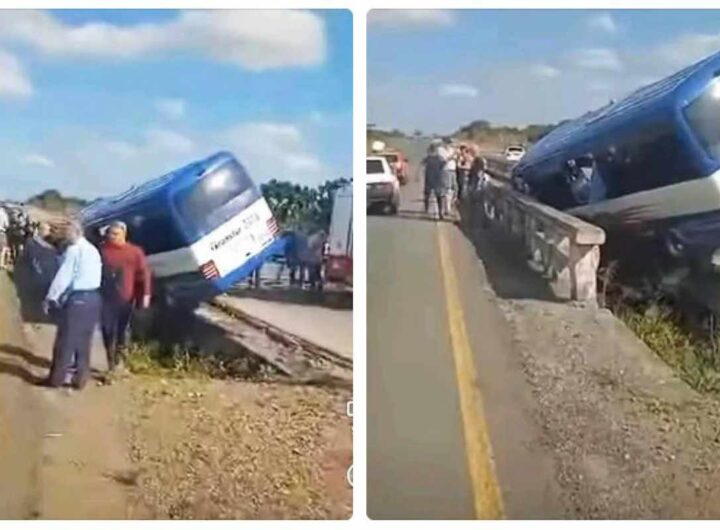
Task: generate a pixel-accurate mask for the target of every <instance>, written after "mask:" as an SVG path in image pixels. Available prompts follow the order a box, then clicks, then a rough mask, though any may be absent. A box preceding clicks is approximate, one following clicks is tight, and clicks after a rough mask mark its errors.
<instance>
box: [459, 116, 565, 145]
mask: <svg viewBox="0 0 720 530" xmlns="http://www.w3.org/2000/svg"><path fill="white" fill-rule="evenodd" d="M561 123H562V122H561ZM558 125H560V124H559V123H558V124H533V125H528V126H526V127H509V126H505V125H497V126H496V125H493V124H491V123H490V122H488V121H485V120H475V121H473V122H470V123H469V124H467V125H464V126H462V127H460V128H459V129H458V130H457V131H455V132H454V133H453V135H452V136H453V137H455V138H459V139H461V140H466V141H469V142H473V143H476V144H478V145H484V146H494V147H497V148H504V147H507V146H508V145H510V144H521V145H530V144H534V143H535V142H537V141H538V140H540V138H542V137H543V136H545V135H546V134H547V133H549V132H550V131H552V130H553V129H554V128H555V127H557V126H558Z"/></svg>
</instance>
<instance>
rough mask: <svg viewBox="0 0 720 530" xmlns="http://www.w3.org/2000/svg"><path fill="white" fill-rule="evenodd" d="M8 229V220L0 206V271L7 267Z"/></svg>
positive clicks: (5, 212)
mask: <svg viewBox="0 0 720 530" xmlns="http://www.w3.org/2000/svg"><path fill="white" fill-rule="evenodd" d="M8 228H10V218H9V217H8V214H7V211H5V208H4V207H2V206H0V269H4V268H5V267H7V266H8V261H9V258H10V249H9V248H8V241H7V231H8Z"/></svg>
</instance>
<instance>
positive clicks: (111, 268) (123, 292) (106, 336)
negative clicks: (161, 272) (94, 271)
mask: <svg viewBox="0 0 720 530" xmlns="http://www.w3.org/2000/svg"><path fill="white" fill-rule="evenodd" d="M100 253H101V254H102V261H103V266H104V270H103V281H102V301H103V306H102V316H101V329H102V336H103V343H104V345H105V351H106V352H107V364H108V372H110V373H112V372H113V371H114V370H115V368H117V366H118V364H119V363H120V361H121V359H120V357H119V356H120V355H121V354H122V349H123V348H124V347H125V345H126V344H127V338H128V334H129V328H130V321H131V319H132V314H133V309H134V308H135V306H136V305H139V306H140V307H141V308H143V309H146V308H148V307H150V295H151V290H150V289H151V278H150V269H149V267H148V264H147V259H146V257H145V253H144V252H143V250H142V249H141V248H140V247H138V246H136V245H133V244H132V243H129V242H128V240H127V225H125V223H123V222H122V221H113V222H112V223H110V226H109V227H108V229H107V232H106V233H105V241H104V242H103V243H102V245H101V246H100Z"/></svg>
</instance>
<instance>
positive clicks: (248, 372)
mask: <svg viewBox="0 0 720 530" xmlns="http://www.w3.org/2000/svg"><path fill="white" fill-rule="evenodd" d="M126 364H127V368H128V370H130V372H131V373H133V374H138V375H151V376H162V377H175V378H181V377H182V378H210V377H211V378H216V379H227V378H232V379H248V380H258V379H265V378H267V377H268V376H271V375H275V370H274V369H273V368H272V367H270V366H269V365H267V364H265V363H263V362H262V361H260V360H258V359H257V358H255V357H253V356H251V355H245V356H242V355H227V354H224V353H223V352H206V351H201V350H199V349H197V348H194V347H192V346H189V345H182V344H174V345H161V344H160V343H159V342H151V341H148V342H142V341H139V342H133V343H132V344H130V346H129V347H128V349H127V350H126Z"/></svg>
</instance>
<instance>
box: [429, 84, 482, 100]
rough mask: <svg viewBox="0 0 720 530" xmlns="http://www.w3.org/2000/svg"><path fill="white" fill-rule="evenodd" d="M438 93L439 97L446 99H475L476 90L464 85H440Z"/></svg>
mask: <svg viewBox="0 0 720 530" xmlns="http://www.w3.org/2000/svg"><path fill="white" fill-rule="evenodd" d="M438 92H439V94H440V95H441V96H448V97H464V98H475V97H477V95H478V89H477V88H475V87H474V86H472V85H464V84H461V83H448V84H445V85H441V86H440V89H439V91H438Z"/></svg>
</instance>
